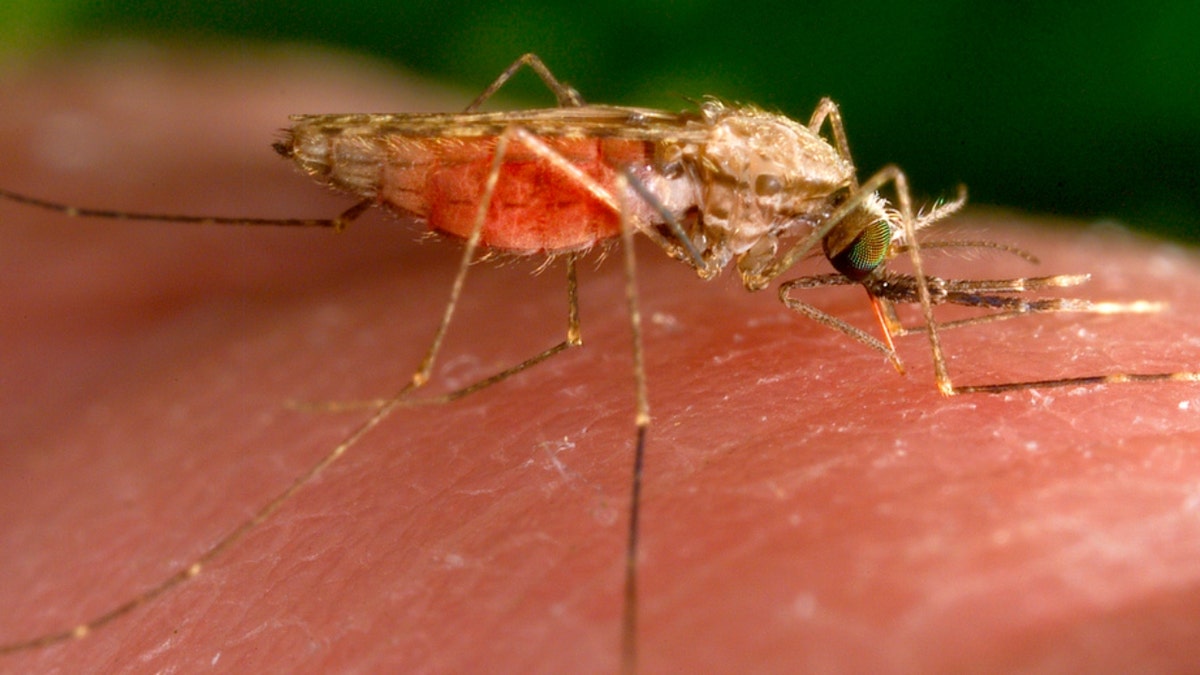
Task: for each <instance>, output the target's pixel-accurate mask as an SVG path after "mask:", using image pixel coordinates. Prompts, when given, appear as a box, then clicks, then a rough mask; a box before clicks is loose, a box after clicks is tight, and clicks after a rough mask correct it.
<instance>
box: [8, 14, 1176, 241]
mask: <svg viewBox="0 0 1200 675" xmlns="http://www.w3.org/2000/svg"><path fill="white" fill-rule="evenodd" d="M7 1H8V3H9V6H8V7H6V8H2V9H0V44H3V45H4V47H3V49H4V50H6V51H8V52H9V53H10V54H11V53H13V52H22V53H28V52H29V51H31V50H34V49H39V48H40V49H55V48H58V47H59V46H60V45H62V44H64V43H67V42H73V41H83V40H88V39H102V38H110V37H112V36H113V35H138V36H144V37H148V38H151V39H157V40H172V39H174V40H188V39H195V38H196V37H205V38H210V37H222V38H225V39H254V40H268V41H290V42H304V43H319V44H322V45H326V46H334V47H338V48H342V49H348V50H354V51H360V52H367V53H371V54H375V55H378V56H380V57H383V58H387V59H390V60H392V61H394V62H396V63H398V64H401V65H404V66H406V67H410V68H414V69H417V70H420V71H424V72H426V73H429V74H433V75H436V76H439V77H443V78H446V79H449V80H453V81H455V82H457V83H459V84H461V85H462V86H464V87H471V88H479V89H482V87H483V86H485V85H486V84H487V83H488V82H490V81H491V79H492V78H493V77H494V76H495V75H496V74H497V73H498V72H499V71H500V70H501V69H503V68H504V67H505V66H506V65H508V64H509V63H510V62H511V61H512V60H513V59H514V58H515V57H516V56H518V55H519V54H521V53H522V52H525V51H533V52H536V53H538V54H539V55H541V56H542V57H543V58H544V59H545V61H546V62H547V63H548V64H549V65H550V67H551V68H552V69H553V70H554V72H555V73H557V74H558V75H559V76H560V77H561V78H563V79H565V80H567V81H569V82H571V83H572V84H574V85H575V86H576V87H577V88H578V89H579V90H580V91H581V92H582V93H583V94H584V96H585V97H586V98H588V99H589V100H593V101H600V102H606V103H623V104H631V105H647V106H656V107H666V108H673V109H677V108H683V107H686V106H687V105H688V104H687V101H686V99H687V98H696V97H699V96H700V95H702V94H709V93H711V94H717V95H720V96H721V97H724V98H727V99H731V100H738V101H753V102H756V103H759V104H761V105H763V106H764V107H767V108H769V109H776V110H780V111H783V112H786V113H788V114H789V115H791V116H793V117H796V118H800V119H807V117H808V114H809V111H810V110H811V109H812V107H813V106H814V105H815V104H816V102H817V100H818V99H819V98H820V97H821V96H822V95H828V96H831V97H833V98H834V99H835V100H836V101H838V102H839V103H840V104H841V105H842V109H843V112H844V115H845V118H846V124H847V128H848V132H849V135H850V142H851V147H852V149H853V150H854V153H855V160H856V162H857V163H858V165H859V167H860V170H861V171H863V172H864V173H866V172H870V171H872V170H874V169H875V168H878V167H879V166H881V165H883V164H885V163H887V162H895V163H897V164H899V165H901V166H902V167H904V168H905V169H906V171H908V172H909V174H910V178H911V179H912V183H913V185H915V186H917V190H918V191H920V192H922V193H923V194H925V195H930V196H933V195H951V194H953V191H954V187H955V185H956V184H957V183H959V182H963V183H966V184H968V185H969V186H970V188H971V195H972V201H974V202H976V203H993V204H1003V205H1009V206H1015V207H1018V208H1022V209H1027V210H1030V211H1039V212H1048V213H1056V214H1064V215H1071V216H1076V217H1081V218H1088V219H1098V218H1112V219H1116V220H1119V221H1121V222H1124V223H1127V224H1130V225H1132V226H1135V227H1139V228H1142V229H1152V230H1154V231H1156V232H1158V233H1160V234H1164V235H1167V236H1173V237H1178V238H1184V239H1189V240H1191V241H1200V227H1198V223H1200V219H1198V218H1197V214H1200V186H1198V185H1197V176H1198V175H1200V170H1198V169H1200V39H1198V38H1197V35H1198V34H1200V3H1196V2H1195V0H1173V1H1168V2H1159V3H1141V4H1133V3H1123V4H1117V3H1103V2H1101V3H1083V4H1080V3H1068V2H1053V1H1051V2H1040V3H1030V2H1020V1H1017V2H1008V3H977V2H953V1H950V0H942V1H940V2H926V3H897V2H878V1H875V2H863V3H858V4H857V5H856V6H854V7H848V6H847V3H829V2H821V3H816V2H808V3H806V2H791V3H787V4H778V5H776V3H770V2H765V3H764V2H745V3H736V4H733V3H717V2H706V1H703V0H696V1H693V2H653V1H648V0H642V1H640V2H629V1H626V0H612V1H611V2H608V3H605V4H603V5H600V6H594V7H589V8H588V9H586V10H583V9H582V7H581V6H579V5H578V3H572V2H563V1H561V0H557V1H556V0H543V1H542V2H530V1H525V2H515V3H469V2H466V3H425V2H412V1H406V0H343V1H342V2H336V3H331V2H327V1H320V2H317V1H314V0H302V1H299V2H280V1H279V0H265V1H261V2H229V1H227V0H170V1H169V2H168V1H164V0H120V1H119V2H117V1H114V0H70V1H68V0H7ZM536 89H537V82H536V80H535V79H534V78H523V79H522V81H521V82H519V83H517V86H516V87H515V89H514V90H513V91H514V92H515V95H519V96H526V97H529V99H530V100H536V101H546V100H547V99H546V97H545V94H544V93H539V92H537V91H536Z"/></svg>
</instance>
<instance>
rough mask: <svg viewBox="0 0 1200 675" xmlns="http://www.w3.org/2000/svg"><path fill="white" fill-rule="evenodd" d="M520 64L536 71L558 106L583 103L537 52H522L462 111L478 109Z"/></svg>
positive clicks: (581, 98) (571, 105)
mask: <svg viewBox="0 0 1200 675" xmlns="http://www.w3.org/2000/svg"><path fill="white" fill-rule="evenodd" d="M521 66H528V67H529V69H530V70H532V71H533V72H535V73H537V76H538V77H540V78H542V82H544V83H545V84H546V88H547V89H549V90H550V91H551V92H553V94H554V98H556V99H558V107H560V108H578V107H579V106H582V105H584V102H583V97H582V96H580V95H579V92H577V91H575V89H574V88H572V87H569V86H567V85H565V84H563V83H562V82H559V81H558V78H556V77H554V74H553V73H551V72H550V69H549V68H547V67H546V64H545V63H542V60H541V59H540V58H538V56H537V54H532V53H530V54H523V55H522V56H521V58H519V59H517V60H516V61H513V62H512V65H510V66H509V67H507V68H505V69H504V72H503V73H500V76H499V77H497V78H496V80H495V81H494V82H492V83H491V84H490V85H488V88H487V89H484V90H483V93H482V94H480V95H479V96H478V97H476V98H475V100H474V101H471V105H469V106H467V108H466V110H464V111H463V112H475V111H477V110H479V107H480V106H482V105H483V104H484V103H485V102H487V100H488V99H489V98H491V97H492V96H494V95H495V94H496V92H497V91H500V88H501V87H503V86H504V85H505V84H506V83H507V82H508V81H509V80H510V79H512V76H513V75H516V74H517V71H518V70H520V69H521Z"/></svg>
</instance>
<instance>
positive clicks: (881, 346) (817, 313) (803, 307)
mask: <svg viewBox="0 0 1200 675" xmlns="http://www.w3.org/2000/svg"><path fill="white" fill-rule="evenodd" d="M853 285H857V282H855V281H851V280H850V279H847V278H846V277H844V276H842V275H840V274H821V275H816V276H811V277H801V278H799V279H792V280H791V281H787V282H784V283H783V284H780V286H779V301H780V302H782V303H783V304H784V305H786V306H787V308H788V309H790V310H792V311H795V312H797V313H799V314H801V315H803V316H805V317H807V318H809V319H812V320H813V321H816V322H817V323H819V324H821V325H823V326H828V327H829V328H832V329H834V330H836V331H838V332H840V333H843V334H845V335H847V336H849V337H850V338H853V339H854V340H855V341H857V342H860V343H862V344H864V345H866V346H867V347H870V348H871V349H874V350H875V351H877V352H879V353H881V354H883V355H884V356H886V357H887V358H888V360H890V361H891V362H892V365H893V366H895V367H896V368H897V370H900V371H901V372H903V365H902V364H901V363H900V357H899V356H897V354H896V352H895V350H894V349H892V348H891V347H889V346H888V345H887V344H885V343H884V342H883V341H882V340H879V339H878V338H876V337H875V336H873V335H871V334H870V333H867V332H866V331H864V330H862V329H861V328H859V327H857V326H854V325H851V324H849V323H847V322H846V321H843V320H842V319H839V318H837V317H836V316H833V315H832V314H827V313H825V312H822V311H821V310H819V309H817V308H816V307H813V306H812V305H810V304H808V303H804V302H800V301H799V300H796V299H795V298H793V297H791V296H790V293H791V291H792V290H808V289H812V288H823V287H826V286H853ZM889 307H890V305H889ZM892 334H893V335H895V333H892Z"/></svg>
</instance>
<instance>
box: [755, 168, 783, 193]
mask: <svg viewBox="0 0 1200 675" xmlns="http://www.w3.org/2000/svg"><path fill="white" fill-rule="evenodd" d="M782 190H783V181H782V180H780V179H779V176H776V175H773V174H769V173H764V174H761V175H760V176H759V177H758V178H756V179H755V180H754V194H756V195H758V196H759V197H770V196H771V195H775V194H779V192H780V191H782Z"/></svg>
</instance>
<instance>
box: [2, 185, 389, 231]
mask: <svg viewBox="0 0 1200 675" xmlns="http://www.w3.org/2000/svg"><path fill="white" fill-rule="evenodd" d="M0 199H6V200H8V201H10V202H16V203H18V204H25V205H26V206H32V207H34V208H39V209H44V210H46V211H55V212H57V213H61V214H63V215H65V216H68V217H71V218H99V219H103V220H139V221H155V222H160V223H186V224H189V225H238V226H242V225H251V226H254V225H265V226H271V227H324V228H328V229H332V230H344V229H345V228H346V226H347V225H349V224H350V223H351V222H352V221H354V220H355V219H356V218H358V217H359V216H361V215H362V214H363V213H364V212H365V211H366V210H367V209H369V208H371V207H372V206H374V205H375V202H374V200H371V199H364V200H363V201H361V202H358V203H357V204H355V205H354V206H351V207H350V208H348V209H346V210H345V211H343V212H342V213H341V215H339V216H338V217H337V218H229V217H225V216H188V215H179V214H168V213H138V212H133V211H113V210H110V209H89V208H84V207H80V206H72V205H70V204H63V203H61V202H53V201H50V200H47V199H39V198H37V197H30V196H28V195H24V194H21V193H19V192H13V191H11V190H5V189H2V188H0Z"/></svg>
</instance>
